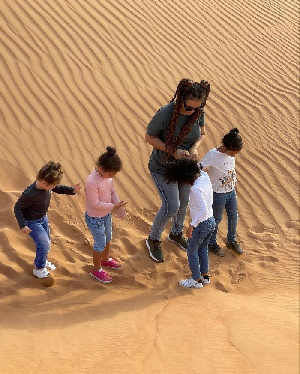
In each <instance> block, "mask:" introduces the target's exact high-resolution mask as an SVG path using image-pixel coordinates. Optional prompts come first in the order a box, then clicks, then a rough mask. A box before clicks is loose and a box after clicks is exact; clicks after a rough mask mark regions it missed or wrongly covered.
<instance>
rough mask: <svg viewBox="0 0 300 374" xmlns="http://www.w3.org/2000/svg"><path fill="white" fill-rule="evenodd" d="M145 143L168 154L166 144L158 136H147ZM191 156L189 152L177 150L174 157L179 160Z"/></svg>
mask: <svg viewBox="0 0 300 374" xmlns="http://www.w3.org/2000/svg"><path fill="white" fill-rule="evenodd" d="M145 141H146V142H147V143H149V144H150V145H152V147H154V148H157V149H159V150H160V151H163V152H166V143H165V142H163V141H162V140H161V139H160V138H158V137H156V136H151V135H149V134H147V133H146V134H145ZM189 155H190V154H189V152H188V151H185V150H184V149H179V148H178V149H177V150H176V151H175V152H174V153H173V154H172V156H173V157H174V158H175V159H176V160H178V159H180V158H183V157H188V156H189Z"/></svg>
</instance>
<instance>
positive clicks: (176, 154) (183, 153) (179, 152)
mask: <svg viewBox="0 0 300 374" xmlns="http://www.w3.org/2000/svg"><path fill="white" fill-rule="evenodd" d="M172 156H173V157H174V158H175V159H176V160H180V159H181V158H188V157H190V152H189V151H185V150H184V149H177V151H175V152H174V153H173V155H172Z"/></svg>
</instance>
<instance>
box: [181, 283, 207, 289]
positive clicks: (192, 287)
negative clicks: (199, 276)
mask: <svg viewBox="0 0 300 374" xmlns="http://www.w3.org/2000/svg"><path fill="white" fill-rule="evenodd" d="M178 284H179V286H181V287H184V288H203V284H202V283H201V286H198V287H187V286H184V285H183V284H180V283H179V282H178ZM199 284H200V283H199Z"/></svg>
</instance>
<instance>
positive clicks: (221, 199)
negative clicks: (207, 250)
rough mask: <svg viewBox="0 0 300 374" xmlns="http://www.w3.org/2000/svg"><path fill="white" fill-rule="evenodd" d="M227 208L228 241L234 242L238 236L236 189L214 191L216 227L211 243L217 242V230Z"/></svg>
mask: <svg viewBox="0 0 300 374" xmlns="http://www.w3.org/2000/svg"><path fill="white" fill-rule="evenodd" d="M224 209H225V210H226V213H227V217H228V231H227V241H228V242H233V241H234V240H235V237H236V227H237V222H238V210H237V197H236V191H235V189H234V190H232V191H230V192H224V193H216V192H214V202H213V212H214V213H213V214H214V217H215V220H216V229H215V231H214V232H213V234H212V236H211V238H210V241H209V244H211V245H212V244H215V243H216V242H217V232H218V227H219V224H220V222H221V220H222V215H223V212H224Z"/></svg>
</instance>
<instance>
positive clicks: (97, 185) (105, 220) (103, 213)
mask: <svg viewBox="0 0 300 374" xmlns="http://www.w3.org/2000/svg"><path fill="white" fill-rule="evenodd" d="M121 169H122V162H121V159H120V157H119V156H118V155H117V153H116V149H115V148H113V147H110V146H108V147H106V152H104V153H103V154H102V155H101V156H100V157H99V158H98V160H97V162H96V167H95V169H94V170H93V171H92V172H91V174H90V175H89V176H88V178H87V182H86V185H85V194H86V212H85V221H86V224H87V226H88V229H89V230H90V232H91V234H92V236H93V240H94V245H93V264H94V269H93V270H92V271H91V272H90V275H91V277H93V278H95V279H96V280H98V281H100V282H103V283H110V282H111V281H112V278H111V277H110V276H109V275H108V274H107V272H106V271H105V270H103V269H102V266H105V267H108V268H111V269H115V270H117V269H121V268H122V265H121V264H120V263H119V262H118V261H117V260H115V259H113V258H111V257H109V250H110V241H111V238H112V212H113V211H116V213H117V215H118V217H120V218H124V217H125V213H126V211H125V208H124V206H125V205H126V204H127V203H126V202H125V201H120V199H119V197H118V194H117V192H116V190H115V187H114V182H113V178H114V176H115V175H116V174H117V173H118V172H119V171H120V170H121Z"/></svg>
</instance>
